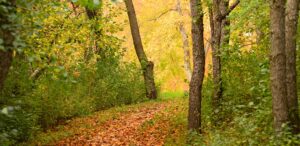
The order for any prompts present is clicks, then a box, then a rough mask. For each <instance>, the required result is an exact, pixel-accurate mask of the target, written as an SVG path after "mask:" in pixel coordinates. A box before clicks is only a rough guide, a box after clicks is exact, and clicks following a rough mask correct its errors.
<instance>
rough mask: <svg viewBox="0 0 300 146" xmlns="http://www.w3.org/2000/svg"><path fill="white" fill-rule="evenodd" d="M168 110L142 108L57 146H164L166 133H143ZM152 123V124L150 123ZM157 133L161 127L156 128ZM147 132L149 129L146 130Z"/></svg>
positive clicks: (163, 106) (162, 105) (161, 107)
mask: <svg viewBox="0 0 300 146" xmlns="http://www.w3.org/2000/svg"><path fill="white" fill-rule="evenodd" d="M165 108H166V105H165V104H158V105H157V106H155V107H152V106H151V107H141V108H140V109H138V110H134V111H132V112H129V113H126V114H125V115H122V116H120V117H118V118H117V119H113V120H109V121H106V122H105V123H103V124H101V125H100V126H97V127H94V128H91V129H87V130H86V131H85V130H84V131H85V132H84V133H81V134H78V135H74V136H73V137H70V138H67V139H64V140H61V141H59V142H58V143H56V144H55V145H97V146H98V145H100V146H117V145H124V146H147V145H149V146H157V145H163V143H164V137H165V135H164V133H163V132H154V133H153V134H143V133H146V132H147V133H149V131H143V130H142V127H143V126H144V125H145V124H147V122H149V121H151V120H152V119H153V118H154V117H155V115H156V114H157V113H159V112H160V111H163V110H164V109H165ZM150 123H151V122H150ZM155 129H156V131H157V130H158V131H160V130H159V126H158V127H157V126H155ZM144 130H147V129H144Z"/></svg>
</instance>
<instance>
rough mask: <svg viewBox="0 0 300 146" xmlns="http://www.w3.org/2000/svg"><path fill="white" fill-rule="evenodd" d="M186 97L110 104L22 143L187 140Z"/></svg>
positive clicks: (134, 144)
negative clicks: (109, 106)
mask: <svg viewBox="0 0 300 146" xmlns="http://www.w3.org/2000/svg"><path fill="white" fill-rule="evenodd" d="M187 104H188V100H187V98H182V97H179V98H173V97H170V98H163V99H159V100H156V101H147V102H144V103H139V104H134V105H126V106H120V107H113V108H111V109H108V110H103V111H99V112H96V113H93V114H91V115H89V116H84V117H77V118H74V119H71V120H68V121H66V122H65V123H64V124H61V125H59V126H57V127H55V128H53V129H51V130H49V131H47V132H42V133H39V134H38V135H37V136H35V137H34V139H32V141H29V142H28V143H26V144H25V145H55V146H61V145H63V146H73V145H97V146H98V145H100V146H119V145H122V146H160V145H182V144H181V143H184V142H185V140H186V137H185V136H186V131H187V130H186V126H187V125H186V123H187V109H188V106H187Z"/></svg>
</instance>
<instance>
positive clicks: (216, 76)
mask: <svg viewBox="0 0 300 146" xmlns="http://www.w3.org/2000/svg"><path fill="white" fill-rule="evenodd" d="M220 3H221V0H213V6H212V15H213V17H212V22H213V25H211V26H213V28H212V29H211V33H212V35H211V36H212V63H213V83H214V91H213V105H214V106H216V105H217V104H218V103H219V100H220V99H221V98H222V78H221V56H220V55H221V36H222V19H221V17H222V14H221V10H220Z"/></svg>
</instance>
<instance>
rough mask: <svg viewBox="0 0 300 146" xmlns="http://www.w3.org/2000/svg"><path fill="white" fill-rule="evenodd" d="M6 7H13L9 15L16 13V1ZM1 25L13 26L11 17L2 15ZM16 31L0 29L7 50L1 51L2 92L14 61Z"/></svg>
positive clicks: (11, 1)
mask: <svg viewBox="0 0 300 146" xmlns="http://www.w3.org/2000/svg"><path fill="white" fill-rule="evenodd" d="M4 4H5V6H6V7H11V9H10V11H9V13H10V14H12V13H15V4H16V0H10V1H8V2H6V3H4ZM0 24H1V26H2V25H8V26H11V25H12V22H11V21H10V19H9V16H8V15H7V14H0ZM13 33H14V30H13V28H11V27H8V28H4V27H1V28H0V37H1V39H2V40H3V44H2V45H3V47H4V49H5V50H0V91H1V90H2V89H3V86H4V81H5V79H6V77H7V74H8V72H9V68H10V66H11V64H12V60H13V51H12V49H13V47H14V45H13V42H14V40H15V37H14V35H13Z"/></svg>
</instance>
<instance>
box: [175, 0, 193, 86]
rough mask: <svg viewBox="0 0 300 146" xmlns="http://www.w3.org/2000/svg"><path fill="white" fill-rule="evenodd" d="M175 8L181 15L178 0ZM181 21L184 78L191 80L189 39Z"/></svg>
mask: <svg viewBox="0 0 300 146" xmlns="http://www.w3.org/2000/svg"><path fill="white" fill-rule="evenodd" d="M176 7H177V8H176V10H177V12H178V13H179V15H180V16H182V17H183V13H182V9H181V4H180V0H177V6H176ZM183 24H184V23H183V21H180V22H179V30H180V33H181V37H182V42H183V47H182V48H183V52H184V56H183V57H184V58H183V61H184V70H185V73H186V78H187V80H188V82H190V81H191V77H192V69H191V62H190V50H189V39H188V35H187V31H186V29H185V28H184V25H183Z"/></svg>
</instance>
